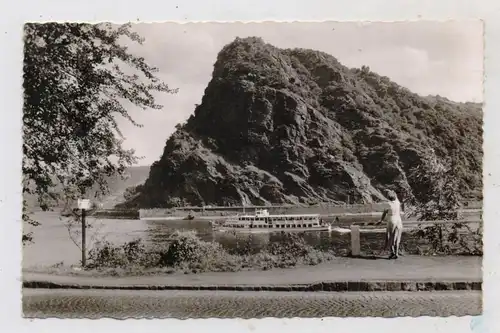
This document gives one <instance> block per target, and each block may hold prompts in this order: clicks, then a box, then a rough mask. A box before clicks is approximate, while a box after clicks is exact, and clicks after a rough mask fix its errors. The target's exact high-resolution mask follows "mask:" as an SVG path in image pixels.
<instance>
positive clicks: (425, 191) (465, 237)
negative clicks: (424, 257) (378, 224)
mask: <svg viewBox="0 0 500 333" xmlns="http://www.w3.org/2000/svg"><path fill="white" fill-rule="evenodd" d="M452 163H453V162H451V163H450V164H449V165H447V166H446V165H443V164H442V163H439V162H438V161H437V160H436V159H433V160H431V161H429V163H428V165H430V168H429V169H427V170H425V171H424V170H423V169H422V168H421V167H420V166H417V167H415V169H414V170H413V172H412V174H411V177H413V178H416V179H417V180H418V181H420V182H421V183H422V184H425V185H426V187H422V191H421V192H416V193H415V194H416V196H415V197H413V200H412V203H413V206H412V207H411V209H410V210H409V211H408V212H407V213H408V214H414V215H416V216H417V217H418V219H419V220H420V221H433V220H445V221H457V222H456V223H450V224H437V223H436V224H434V225H431V226H420V227H419V228H418V229H417V230H415V231H414V232H413V233H414V234H415V235H416V236H417V237H419V238H421V239H424V240H425V241H426V242H427V243H428V244H429V245H430V251H431V253H433V254H452V253H456V252H461V253H466V254H471V255H482V254H483V249H482V247H483V239H482V238H483V234H482V226H481V225H480V226H479V227H478V228H477V229H476V230H472V228H471V227H470V226H469V225H468V224H466V223H463V222H460V219H461V218H462V216H461V212H460V209H461V208H462V205H461V196H460V191H459V180H458V179H457V177H456V174H457V171H456V170H455V168H456V165H454V164H452ZM456 247H458V248H459V250H458V251H457V250H456V249H455V248H456Z"/></svg>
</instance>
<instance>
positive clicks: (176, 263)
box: [160, 231, 233, 271]
mask: <svg viewBox="0 0 500 333" xmlns="http://www.w3.org/2000/svg"><path fill="white" fill-rule="evenodd" d="M231 259H232V258H231V256H230V255H229V254H228V253H227V252H226V251H224V249H223V248H222V246H221V245H220V244H219V243H215V242H206V241H203V240H201V239H199V238H198V237H197V236H196V233H195V232H194V231H176V232H174V233H173V234H172V236H171V239H170V241H169V246H168V250H167V251H166V252H165V253H164V254H163V255H162V257H161V259H160V265H161V266H169V267H175V268H183V269H187V270H193V271H219V270H221V269H222V268H223V267H226V266H227V264H231V263H232V262H233V261H232V260H231Z"/></svg>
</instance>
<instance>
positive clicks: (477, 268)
mask: <svg viewBox="0 0 500 333" xmlns="http://www.w3.org/2000/svg"><path fill="white" fill-rule="evenodd" d="M481 262H482V258H480V257H464V256H461V257H455V256H446V257H424V256H404V257H400V258H399V259H398V260H387V259H385V258H377V259H364V258H336V259H335V260H333V261H331V262H328V263H324V264H321V265H317V266H302V267H297V268H290V269H273V270H268V271H240V272H223V273H201V274H170V275H152V276H129V277H89V276H77V275H71V276H68V275H66V276H65V275H54V274H43V273H33V272H24V273H23V281H24V285H25V287H43V283H41V282H50V283H53V284H55V286H52V288H58V287H59V288H60V287H61V286H63V285H73V286H88V287H90V288H93V287H103V286H104V287H106V289H111V288H113V287H117V288H120V287H121V288H123V287H127V286H135V287H136V289H140V288H138V286H150V287H151V286H157V287H159V286H164V287H166V286H181V287H182V286H185V287H189V286H191V287H195V286H225V287H228V286H229V287H230V286H292V285H306V284H321V283H345V284H347V283H351V284H352V283H353V282H368V283H370V282H375V281H376V282H382V283H384V282H385V283H400V282H401V283H403V282H412V283H417V282H422V283H425V282H428V283H431V282H446V283H452V284H453V283H469V282H470V283H472V282H473V283H476V284H477V283H480V282H481V281H482V272H481ZM48 287H50V286H45V288H48ZM339 288H345V287H339ZM357 288H361V289H363V288H364V287H359V286H358V287H357ZM381 288H382V287H381ZM398 288H399V287H398ZM402 288H403V290H406V287H404V286H403V287H402ZM149 289H154V288H149ZM193 289H195V288H193ZM215 289H220V288H215ZM349 289H350V288H349ZM410 289H412V288H410ZM431 289H432V288H431ZM445 289H455V290H456V289H471V288H470V287H463V288H455V287H450V288H445ZM472 289H477V286H476V287H472ZM358 290H359V289H358ZM368 290H373V289H368ZM376 290H384V289H383V288H382V289H380V288H379V289H376ZM399 290H401V289H399Z"/></svg>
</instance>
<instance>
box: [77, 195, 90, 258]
mask: <svg viewBox="0 0 500 333" xmlns="http://www.w3.org/2000/svg"><path fill="white" fill-rule="evenodd" d="M78 209H81V210H82V267H85V265H86V264H87V226H86V223H85V215H86V211H87V210H89V209H90V200H89V199H78Z"/></svg>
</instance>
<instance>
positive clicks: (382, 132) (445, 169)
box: [21, 20, 484, 319]
mask: <svg viewBox="0 0 500 333" xmlns="http://www.w3.org/2000/svg"><path fill="white" fill-rule="evenodd" d="M483 29H484V25H483V22H482V21H480V20H448V21H418V20H417V21H406V22H405V21H401V22H382V21H380V22H362V21H359V22H356V21H349V22H347V21H346V22H334V21H325V22H288V23H287V22H271V21H269V22H262V23H259V22H252V23H239V22H235V23H217V22H203V23H194V22H193V23H183V24H181V23H174V22H158V23H141V22H134V23H125V24H117V23H109V22H93V23H84V22H62V21H61V22H43V23H34V22H32V23H29V22H27V23H26V24H25V25H24V27H23V29H22V30H23V36H22V38H23V46H24V48H23V57H24V58H23V60H22V61H23V78H22V85H23V87H22V88H23V104H22V108H23V110H22V112H23V113H22V135H23V137H22V138H23V142H22V157H23V160H22V177H23V179H22V185H23V187H22V190H23V193H22V196H23V206H22V207H23V211H22V228H23V233H22V276H21V280H22V312H23V316H24V318H91V319H99V318H115V319H124V318H178V319H188V318H245V319H250V318H266V317H274V318H296V317H299V318H318V317H385V318H393V317H421V316H432V317H449V316H478V315H481V314H482V312H483V309H482V290H483V286H482V281H483V273H482V260H483V104H484V100H483V74H484V73H483V71H484V68H483V67H484V66H483V59H484V53H483V49H484V45H483V44H484V43H483V33H484V31H483Z"/></svg>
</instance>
